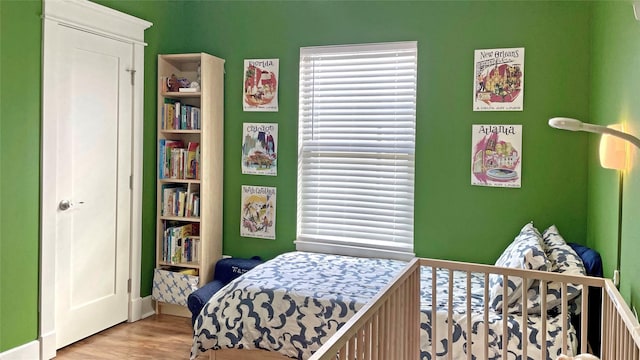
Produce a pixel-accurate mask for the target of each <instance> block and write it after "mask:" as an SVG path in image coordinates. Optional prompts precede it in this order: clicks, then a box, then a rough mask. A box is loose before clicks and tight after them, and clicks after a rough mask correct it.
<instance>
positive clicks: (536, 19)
mask: <svg viewBox="0 0 640 360" xmlns="http://www.w3.org/2000/svg"><path fill="white" fill-rule="evenodd" d="M97 2H98V3H101V4H104V5H107V6H110V7H112V8H115V9H117V10H121V11H124V12H127V13H129V14H131V15H134V16H137V17H140V18H143V19H145V20H148V21H151V22H153V24H154V25H153V27H151V28H150V29H149V30H147V31H146V38H145V40H146V42H147V43H148V44H149V46H147V48H146V49H145V99H144V106H145V124H144V131H145V134H144V169H143V172H144V179H143V182H144V194H143V206H144V209H143V211H144V212H143V263H142V266H143V268H142V272H143V273H142V284H141V294H142V296H146V295H149V294H150V292H151V276H152V269H153V266H154V250H153V248H154V241H155V234H154V231H155V219H154V216H155V149H156V145H155V135H156V128H155V124H156V121H155V119H156V118H155V115H156V114H155V113H156V106H155V101H156V95H155V91H156V78H157V69H156V66H157V65H156V56H157V54H158V53H178V52H200V51H204V52H209V53H211V54H214V55H217V56H219V57H222V58H225V59H226V60H227V63H226V79H225V92H226V94H225V174H224V184H225V194H224V252H225V253H227V254H230V255H234V256H250V255H262V256H264V257H272V256H274V255H276V254H278V253H281V252H283V251H289V250H293V249H294V245H293V243H292V241H293V240H294V238H295V234H296V232H295V231H296V230H295V227H296V215H295V212H296V194H295V189H296V151H297V135H296V134H297V87H298V84H297V82H298V57H299V48H300V47H301V46H313V45H325V44H341V43H360V42H384V41H400V40H417V41H418V47H419V64H418V78H419V84H418V99H417V100H418V102H417V144H416V161H417V162H416V205H415V213H416V219H415V220H416V221H415V224H416V225H415V237H416V242H415V249H416V253H417V255H419V256H427V257H436V258H448V259H456V260H463V261H474V262H483V263H492V262H493V261H495V259H496V258H497V256H498V255H499V254H500V252H501V251H502V249H503V248H504V247H505V246H506V245H507V244H508V243H509V242H510V241H511V240H512V239H513V237H514V236H515V235H516V234H517V232H518V231H519V229H520V228H521V227H522V226H523V225H524V224H525V223H526V222H528V221H531V220H533V221H535V224H536V225H537V226H538V227H539V228H540V229H543V228H545V227H547V226H549V225H551V224H552V223H555V224H557V225H558V227H559V229H560V230H561V232H562V233H563V235H565V237H566V238H567V240H569V241H575V242H580V243H585V241H586V233H587V232H586V230H587V220H586V216H587V210H586V209H587V197H586V192H587V180H586V174H587V140H588V138H587V136H586V135H584V134H570V133H566V132H561V131H557V130H553V129H551V128H549V127H548V126H547V119H548V118H549V117H551V116H557V115H566V116H574V117H578V118H587V115H588V114H589V85H590V78H589V75H588V74H589V69H590V61H589V55H590V39H589V29H590V19H591V7H592V5H591V3H590V2H504V1H501V2H494V1H487V2H484V1H455V2H437V1H425V2H403V1H394V2H390V1H389V2H384V1H346V2H338V1H304V2H302V1H301V2H292V1H187V2H182V1H177V0H176V1H137V2H136V1H117V0H100V1H97ZM40 15H41V3H40V2H39V1H0V16H1V17H0V19H1V32H0V36H1V41H0V50H1V54H0V61H1V64H2V71H1V73H0V74H1V76H2V87H1V90H2V93H1V94H0V103H1V104H2V107H1V112H0V114H1V116H2V123H1V124H2V127H1V128H0V130H1V131H0V147H1V150H2V151H1V153H0V154H1V155H0V159H1V161H2V163H1V165H2V166H1V171H2V178H1V183H0V187H1V190H2V193H1V195H2V201H1V206H0V211H1V214H2V229H1V230H0V234H1V238H0V242H1V246H0V249H1V254H0V270H1V271H0V290H2V291H0V332H1V334H0V352H2V351H5V350H7V349H11V348H13V347H15V346H18V345H20V344H24V343H27V342H29V341H31V340H34V339H36V338H37V331H38V323H37V309H38V306H37V302H38V241H39V239H38V226H39V200H38V193H39V187H38V184H39V152H40V145H39V141H40V139H39V137H40V128H39V124H40V71H41V68H40V42H41V35H40V32H41V19H40ZM494 47H525V49H526V57H525V79H526V82H525V101H524V103H525V105H524V108H525V109H524V111H522V112H481V113H474V112H473V111H472V104H471V101H472V82H473V66H472V63H473V50H474V49H481V48H494ZM248 58H279V59H280V79H279V80H280V85H281V87H280V98H279V103H280V111H279V112H277V113H248V112H247V113H245V112H243V111H242V104H241V91H242V89H241V81H242V71H243V69H242V64H243V60H244V59H248ZM16 88H19V91H17V90H15V89H16ZM243 122H277V123H279V139H280V141H279V142H280V144H279V151H278V152H279V154H278V155H279V164H280V166H279V169H278V176H277V177H268V176H252V175H241V171H240V148H241V140H242V139H241V125H242V123H243ZM492 123H498V124H522V125H523V132H524V135H523V143H524V144H523V170H522V176H523V179H522V188H521V189H499V188H486V187H473V186H471V185H470V155H471V154H470V146H471V144H470V143H471V134H470V131H471V125H472V124H492ZM558 144H562V146H558ZM13 149H19V150H20V151H18V152H17V153H15V152H12V153H10V152H9V150H13ZM629 183H630V182H629ZM243 184H247V185H266V186H275V187H277V188H278V201H277V203H278V209H277V233H276V237H277V238H276V240H272V241H270V240H259V239H250V238H241V237H240V236H239V218H240V207H239V206H240V204H239V202H240V186H241V185H243ZM636 213H637V212H636ZM9 225H10V226H9ZM16 274H19V276H16ZM9 289H10V290H9ZM16 294H19V296H16ZM45 301H46V299H45Z"/></svg>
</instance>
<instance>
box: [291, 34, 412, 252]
mask: <svg viewBox="0 0 640 360" xmlns="http://www.w3.org/2000/svg"><path fill="white" fill-rule="evenodd" d="M416 63H417V43H416V42H395V43H383V44H364V45H345V46H322V47H307V48H301V49H300V89H299V91H300V94H299V97H300V104H299V115H298V116H299V119H298V126H299V129H298V205H297V211H298V218H297V239H296V248H297V249H298V250H301V251H316V252H329V253H335V254H345V255H358V256H377V257H388V258H400V259H407V258H411V257H413V256H414V253H413V190H414V149H415V119H416V80H417V75H416V73H417V70H416Z"/></svg>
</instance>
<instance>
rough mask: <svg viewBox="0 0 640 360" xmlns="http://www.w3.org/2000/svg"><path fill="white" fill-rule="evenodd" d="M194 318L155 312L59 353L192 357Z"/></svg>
mask: <svg viewBox="0 0 640 360" xmlns="http://www.w3.org/2000/svg"><path fill="white" fill-rule="evenodd" d="M192 332H193V329H192V327H191V319H190V318H184V317H178V316H171V315H153V316H150V317H148V318H146V319H142V320H139V321H136V322H133V323H122V324H119V325H116V326H114V327H112V328H109V329H107V330H104V331H102V332H100V333H98V334H96V335H93V336H91V337H88V338H86V339H84V340H80V341H78V342H77V343H74V344H71V345H69V346H67V347H64V348H62V349H60V350H58V352H57V356H56V359H58V360H115V359H118V360H124V359H136V360H137V359H153V360H156V359H158V360H173V359H176V360H178V359H189V354H190V351H191V340H192Z"/></svg>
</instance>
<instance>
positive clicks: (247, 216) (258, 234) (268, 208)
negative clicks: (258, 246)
mask: <svg viewBox="0 0 640 360" xmlns="http://www.w3.org/2000/svg"><path fill="white" fill-rule="evenodd" d="M240 236H244V237H252V238H260V239H272V240H273V239H275V238H276V188H274V187H266V186H252V185H242V203H241V214H240Z"/></svg>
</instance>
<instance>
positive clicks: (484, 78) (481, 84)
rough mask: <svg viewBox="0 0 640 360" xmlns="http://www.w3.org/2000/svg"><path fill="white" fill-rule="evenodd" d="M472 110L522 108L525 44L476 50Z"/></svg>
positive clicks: (519, 109) (520, 109)
mask: <svg viewBox="0 0 640 360" xmlns="http://www.w3.org/2000/svg"><path fill="white" fill-rule="evenodd" d="M474 75H475V76H474V81H473V84H474V86H473V111H522V109H523V104H524V48H506V49H483V50H476V51H475V56H474Z"/></svg>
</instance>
